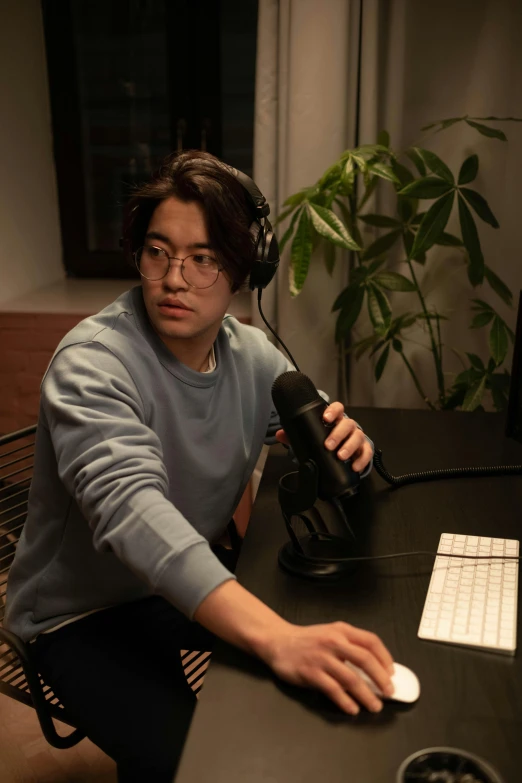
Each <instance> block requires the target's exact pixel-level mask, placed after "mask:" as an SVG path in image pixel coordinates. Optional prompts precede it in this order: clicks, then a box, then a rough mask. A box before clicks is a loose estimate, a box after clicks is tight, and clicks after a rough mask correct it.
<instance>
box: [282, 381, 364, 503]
mask: <svg viewBox="0 0 522 783" xmlns="http://www.w3.org/2000/svg"><path fill="white" fill-rule="evenodd" d="M272 400H273V401H274V405H275V408H276V410H277V412H278V413H279V419H280V421H281V427H282V428H283V429H284V431H285V432H286V434H287V436H288V440H289V441H290V445H291V447H292V450H293V452H294V454H295V456H296V458H297V460H298V462H299V463H300V464H301V465H303V464H305V463H306V462H307V461H309V460H312V461H313V462H314V463H315V466H316V468H317V472H318V491H317V494H318V497H319V498H320V499H321V500H331V499H333V498H335V499H344V498H346V497H349V496H350V495H354V494H355V493H356V492H357V491H358V489H359V474H358V473H356V472H355V471H354V470H352V468H351V465H350V463H349V462H346V463H345V462H342V461H341V460H340V459H339V457H337V455H336V453H335V452H332V451H329V450H328V449H327V448H326V446H325V445H324V442H325V440H326V438H327V437H328V430H329V429H331V428H332V427H333V426H334V425H330V424H328V423H327V422H325V421H324V419H323V414H324V411H325V409H326V408H327V403H326V402H325V401H324V400H323V398H322V397H321V396H320V394H319V392H318V391H317V389H316V388H315V386H314V384H313V383H312V381H311V380H310V378H309V377H308V376H307V375H304V374H303V373H302V372H294V371H292V370H291V371H289V372H284V373H283V374H282V375H280V376H279V377H278V378H276V380H275V381H274V384H273V386H272Z"/></svg>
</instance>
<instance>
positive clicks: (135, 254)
mask: <svg viewBox="0 0 522 783" xmlns="http://www.w3.org/2000/svg"><path fill="white" fill-rule="evenodd" d="M146 247H155V248H156V250H161V252H162V253H164V254H165V257H166V258H167V260H168V262H169V265H168V267H167V271H166V272H165V274H164V275H162V276H161V277H154V278H152V279H151V278H150V277H146V276H145V275H144V274H143V272H142V271H141V269H140V267H139V265H138V259H137V255H138V253H139V252H140V250H145V248H146ZM132 255H133V258H134V264H135V266H136V269H137V270H138V272H139V273H140V275H141V277H144V278H145V280H149V281H150V282H151V283H155V282H157V281H158V280H163V279H164V278H165V277H167V275H168V273H169V272H170V269H171V266H172V264H171V261H181V266H180V272H181V277H182V278H183V280H184V281H185V283H186V284H187V285H188V286H190V287H191V288H195V289H196V291H206V289H207V288H212V286H213V285H215V284H216V283H217V281H218V277H219V275H220V273H221V272H222V271H223V268H224V267H222V266H220V265H219V264H218V262H217V261H216V259H215V258H212V256H207V255H206V254H205V253H189V254H188V256H185V258H180V257H179V256H169V254H168V253H167V251H166V250H165V248H163V247H158V245H142V246H141V247H139V248H138V249H137V250H135V251H134V253H133V254H132ZM198 255H201V256H205V258H210V259H211V261H215V262H216V264H218V273H217V275H216V279H215V280H214V282H213V283H211V284H210V285H205V286H197V285H194V284H193V283H189V281H188V280H187V279H186V278H185V275H184V274H183V267H184V264H185V261H186V260H187V258H192V257H193V256H198Z"/></svg>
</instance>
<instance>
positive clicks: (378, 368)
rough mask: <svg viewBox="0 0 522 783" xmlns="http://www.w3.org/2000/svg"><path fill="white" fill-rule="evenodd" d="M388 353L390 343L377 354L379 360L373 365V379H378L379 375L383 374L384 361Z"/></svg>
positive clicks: (386, 359)
mask: <svg viewBox="0 0 522 783" xmlns="http://www.w3.org/2000/svg"><path fill="white" fill-rule="evenodd" d="M389 354H390V344H389V343H388V345H387V346H386V348H385V349H384V351H383V352H382V353H381V355H380V356H379V360H378V362H377V364H376V365H375V380H376V381H379V380H380V377H381V375H382V374H383V371H384V368H385V367H386V362H387V361H388V356H389Z"/></svg>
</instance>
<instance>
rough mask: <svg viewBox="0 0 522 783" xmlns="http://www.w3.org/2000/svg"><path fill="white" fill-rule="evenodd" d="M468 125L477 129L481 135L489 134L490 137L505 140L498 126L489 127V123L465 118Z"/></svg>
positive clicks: (504, 135)
mask: <svg viewBox="0 0 522 783" xmlns="http://www.w3.org/2000/svg"><path fill="white" fill-rule="evenodd" d="M466 122H467V123H468V125H471V127H472V128H475V130H478V132H479V133H482V135H483V136H489V137H490V138H491V139H500V140H501V141H507V139H506V134H505V133H503V132H502V131H501V130H498V128H490V127H489V125H482V123H480V122H473V120H466Z"/></svg>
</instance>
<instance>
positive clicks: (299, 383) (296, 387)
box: [272, 370, 322, 417]
mask: <svg viewBox="0 0 522 783" xmlns="http://www.w3.org/2000/svg"><path fill="white" fill-rule="evenodd" d="M321 399H322V398H321V396H320V394H319V392H318V391H317V389H316V388H315V386H314V384H313V383H312V381H311V380H310V378H309V377H308V375H304V373H302V372H296V371H295V370H290V371H289V372H284V373H283V374H282V375H280V376H279V377H278V378H276V379H275V381H274V383H273V385H272V400H273V401H274V405H275V407H276V410H277V412H278V413H279V415H280V416H283V417H284V416H285V415H287V416H291V415H292V414H293V413H295V411H296V410H298V409H299V408H301V407H302V406H303V405H307V404H308V403H309V402H315V400H321Z"/></svg>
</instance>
